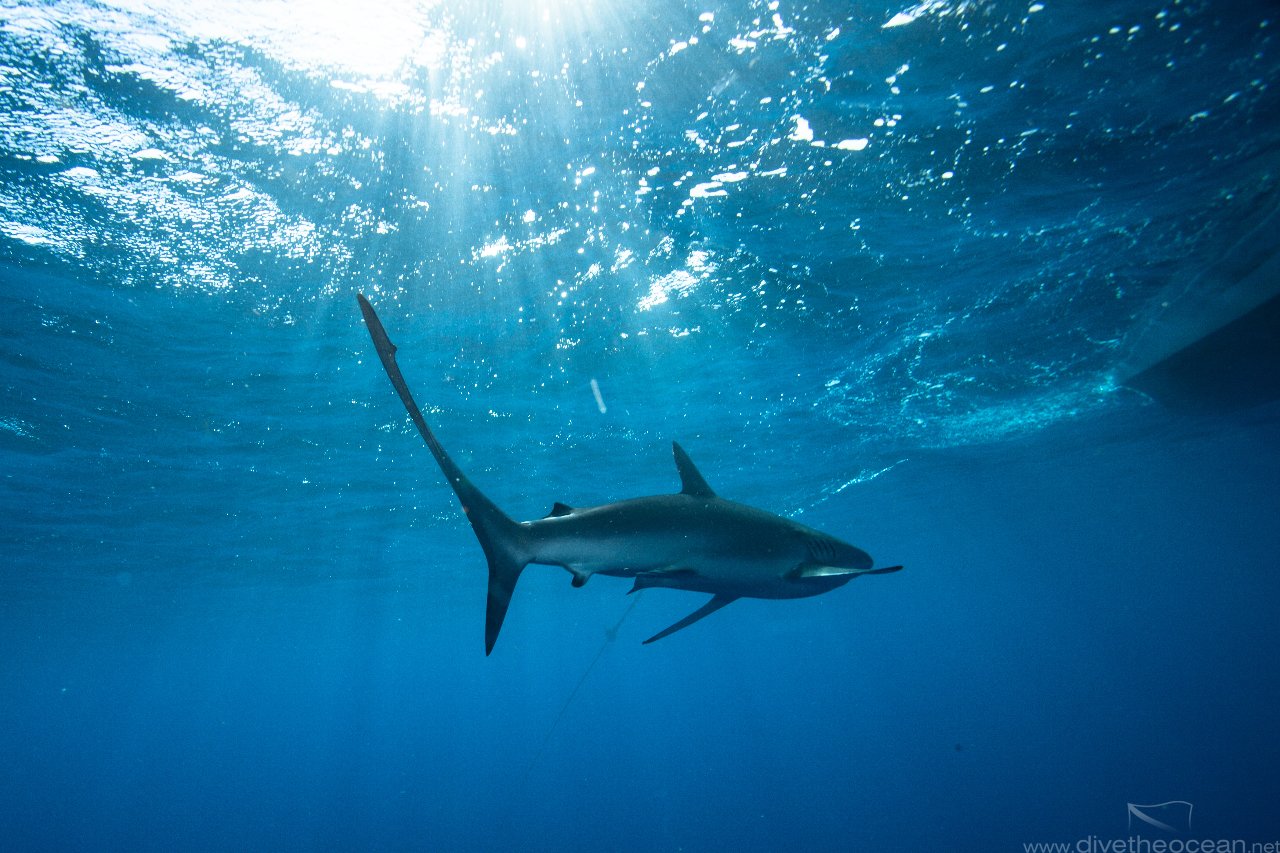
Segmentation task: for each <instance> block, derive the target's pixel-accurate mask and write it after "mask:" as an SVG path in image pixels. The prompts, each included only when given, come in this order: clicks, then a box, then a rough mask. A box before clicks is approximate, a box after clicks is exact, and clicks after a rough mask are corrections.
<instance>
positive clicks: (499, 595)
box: [441, 465, 529, 655]
mask: <svg viewBox="0 0 1280 853" xmlns="http://www.w3.org/2000/svg"><path fill="white" fill-rule="evenodd" d="M441 467H442V468H443V467H444V466H443V465H442V466H441ZM449 481H450V483H451V484H452V485H453V490H454V491H455V492H456V493H457V494H458V500H460V501H462V510H463V512H465V513H466V514H467V520H468V521H470V522H471V528H472V529H473V530H474V531H475V533H476V538H477V539H479V540H480V547H481V548H483V549H484V556H485V558H486V559H488V561H489V600H488V604H487V605H486V606H485V614H484V653H485V654H486V655H487V654H489V653H490V652H492V651H493V644H494V643H496V642H498V632H499V631H501V630H502V620H504V619H506V618H507V607H509V606H510V605H511V594H512V593H513V592H515V589H516V581H518V580H520V573H521V572H523V571H524V567H525V566H527V565H529V552H528V549H527V547H526V546H525V543H524V538H525V537H524V536H523V535H522V533H523V529H522V528H521V526H520V524H519V523H518V522H516V521H512V520H511V518H510V517H508V516H507V514H506V513H504V512H503V511H502V510H500V509H498V507H497V505H496V504H495V503H494V502H493V501H491V500H489V498H487V497H486V496H485V495H484V493H483V492H481V491H480V490H479V489H477V488H476V487H475V486H473V485H472V484H471V481H470V480H468V479H467V478H466V477H465V476H463V475H462V474H461V473H459V475H458V479H457V480H454V478H453V477H450V478H449Z"/></svg>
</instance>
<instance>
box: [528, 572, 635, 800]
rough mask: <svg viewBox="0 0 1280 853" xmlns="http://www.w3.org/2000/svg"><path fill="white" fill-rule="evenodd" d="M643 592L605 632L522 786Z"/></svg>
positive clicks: (632, 600)
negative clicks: (602, 640)
mask: <svg viewBox="0 0 1280 853" xmlns="http://www.w3.org/2000/svg"><path fill="white" fill-rule="evenodd" d="M643 592H644V591H643V590H641V591H640V592H638V593H636V594H635V596H633V597H632V599H631V604H629V605H628V606H627V609H626V610H624V611H622V616H620V617H619V618H618V621H617V622H616V623H614V626H613V627H612V628H609V629H607V630H606V631H605V632H604V642H603V643H601V644H600V648H599V649H597V650H596V655H595V657H593V658H592V659H591V663H589V664H587V668H586V669H584V670H583V671H582V677H581V678H579V679H578V683H577V684H575V685H574V686H573V690H572V691H570V693H569V698H568V699H566V700H564V704H563V705H561V706H560V713H558V714H556V718H555V719H554V720H552V721H551V727H550V728H549V729H547V733H546V735H545V736H544V737H543V738H542V744H541V745H540V746H539V747H538V751H537V752H535V753H534V754H533V759H532V760H531V761H530V762H529V766H528V767H526V768H525V770H524V775H523V776H521V777H520V784H521V785H523V784H524V782H525V780H527V779H528V778H529V774H530V773H532V772H533V768H535V767H537V766H538V762H539V761H541V760H542V754H543V753H544V752H546V751H547V745H548V744H550V743H551V736H552V735H554V734H555V732H556V728H557V727H559V725H560V721H561V720H562V719H564V715H565V712H566V711H568V710H569V706H570V705H572V704H573V699H574V697H575V696H577V695H578V691H579V690H581V689H582V685H583V684H585V683H586V681H587V676H589V675H591V670H593V669H595V668H596V662H597V661H599V660H600V658H601V656H602V655H604V650H605V649H607V648H608V647H609V644H610V643H612V642H613V641H614V639H615V638H617V636H618V629H619V628H621V627H622V623H623V622H625V621H627V616H629V615H630V614H631V611H632V610H634V609H635V606H636V604H637V603H638V602H639V601H640V596H641V595H642V594H643Z"/></svg>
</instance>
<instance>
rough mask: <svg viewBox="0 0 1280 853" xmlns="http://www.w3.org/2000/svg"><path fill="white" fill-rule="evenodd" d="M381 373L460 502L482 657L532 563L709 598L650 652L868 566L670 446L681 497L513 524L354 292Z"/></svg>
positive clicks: (577, 582) (562, 507)
mask: <svg viewBox="0 0 1280 853" xmlns="http://www.w3.org/2000/svg"><path fill="white" fill-rule="evenodd" d="M356 298H357V300H358V302H359V303H360V311H361V314H362V315H363V316H364V321H365V325H366V326H367V327H368V330H369V335H370V337H371V338H372V339H373V344H374V348H375V349H376V350H377V352H378V358H379V359H380V360H381V362H382V367H383V369H385V370H386V373H387V376H388V377H389V378H390V379H391V384H392V386H393V387H394V388H395V390H396V392H397V393H398V394H399V396H400V401H401V402H402V403H403V404H404V407H405V410H406V411H407V412H408V413H409V417H410V419H411V420H412V421H413V423H414V425H415V426H416V427H417V428H418V432H419V433H420V434H421V435H422V438H423V440H424V441H425V442H426V444H427V447H428V448H429V449H430V451H431V455H432V456H433V457H435V460H436V463H437V464H438V465H439V466H440V470H441V471H442V472H443V473H444V476H445V479H446V480H447V481H448V482H449V485H450V486H451V487H452V488H453V491H454V494H455V495H456V496H457V498H458V501H459V502H460V503H461V504H462V511H463V513H464V514H465V515H466V517H467V520H468V521H469V522H470V523H471V527H472V530H473V531H474V532H475V535H476V539H477V540H479V542H480V548H481V550H482V551H483V552H484V556H485V558H486V560H487V561H488V564H489V586H488V601H487V605H486V608H485V625H484V650H485V655H486V656H487V655H489V654H492V652H493V647H494V644H495V643H496V642H497V640H498V633H499V632H500V631H501V630H502V623H503V620H504V619H505V618H506V615H507V610H508V608H509V607H510V604H511V597H512V594H513V593H514V592H515V588H516V583H517V581H519V579H520V574H521V573H522V572H523V571H524V569H525V567H526V566H528V565H530V564H539V565H548V566H559V567H561V568H563V569H566V570H567V571H568V572H569V573H570V574H571V575H572V584H573V586H575V587H580V586H582V585H583V584H585V583H586V582H587V580H588V579H589V578H591V576H592V575H605V576H608V577H621V578H631V579H632V580H633V586H632V588H631V592H636V591H637V590H642V589H650V588H654V587H661V588H666V589H677V590H686V591H690V592H700V593H706V594H710V596H711V598H710V599H709V600H707V601H706V603H704V604H703V605H702V606H701V607H699V608H698V609H697V610H695V611H693V612H692V613H690V614H689V615H688V616H686V617H684V618H683V619H681V620H680V621H678V622H676V623H675V624H673V625H671V626H669V627H667V628H665V629H663V630H661V631H659V632H658V633H656V634H654V635H653V636H652V637H649V639H647V640H645V641H644V642H645V643H652V642H655V641H657V640H661V639H663V638H664V637H668V636H670V635H672V634H674V633H675V632H676V631H679V630H682V629H684V628H687V627H689V626H690V625H692V624H694V623H695V622H697V621H699V620H701V619H703V618H705V617H707V616H710V615H711V614H712V613H715V612H716V611H717V610H720V609H721V608H723V607H725V606H727V605H729V604H732V603H733V602H734V601H737V600H738V599H739V598H764V599H788V598H807V597H809V596H814V595H821V594H822V593H825V592H830V591H831V590H833V589H836V588H838V587H841V586H844V585H845V584H846V583H848V582H849V581H851V580H853V579H854V578H856V577H859V576H861V575H879V574H888V573H890V572H896V571H899V570H900V569H901V568H902V566H888V567H883V568H875V567H874V561H873V560H872V558H871V556H870V555H869V554H867V552H865V551H863V550H862V549H861V548H858V547H856V546H854V545H850V544H849V543H847V542H844V541H843V540H840V539H837V538H836V537H834V536H831V535H829V534H826V533H823V532H821V531H819V530H814V529H813V528H810V527H806V526H805V525H803V524H799V523H797V522H795V521H792V520H790V519H787V518H783V517H782V516H779V515H774V514H773V513H771V512H767V511H765V510H762V509H757V508H755V507H752V506H747V505H746V504H741V503H735V502H734V501H730V500H726V499H725V498H722V497H720V496H719V495H717V494H716V493H715V491H714V490H712V488H711V486H709V485H708V484H707V481H706V479H705V478H704V477H703V476H702V474H701V473H700V472H699V471H698V469H697V468H696V467H695V466H694V464H693V461H692V460H691V459H690V458H689V455H688V454H687V453H685V451H684V449H683V448H682V447H681V446H680V445H679V444H678V443H675V442H673V443H672V452H673V454H674V456H675V464H676V470H677V472H678V473H679V475H680V491H679V492H677V493H675V494H665V495H654V496H650V497H640V498H630V499H627V500H621V501H617V502H615V503H608V504H603V505H601V506H592V507H572V506H569V505H567V504H564V503H559V502H556V503H555V504H554V505H553V506H552V508H551V512H549V513H548V514H547V515H546V517H544V518H539V519H536V520H533V521H515V520H513V519H512V518H511V517H510V516H508V515H507V514H506V513H505V512H503V511H502V510H501V509H500V508H499V507H498V506H497V505H496V504H495V503H494V502H493V501H492V500H490V499H489V498H488V496H486V495H485V494H484V493H483V492H482V491H480V489H479V488H477V487H476V486H475V485H474V484H473V483H472V482H471V480H469V479H468V478H467V476H466V475H465V474H463V472H462V470H461V469H460V468H459V467H458V466H457V464H455V463H454V461H453V459H451V458H450V456H449V454H448V453H447V452H446V451H445V449H444V447H443V446H441V444H440V442H439V441H438V440H437V439H436V436H435V434H434V433H433V432H432V431H431V427H430V426H428V425H427V422H426V420H425V419H424V418H423V416H422V410H421V409H420V408H419V407H418V404H417V403H416V402H415V401H414V399H413V395H412V394H411V393H410V391H409V386H408V384H406V382H405V380H404V377H403V375H401V373H400V368H399V366H398V365H397V363H396V347H395V345H394V344H392V343H391V340H390V338H388V337H387V332H386V329H385V328H383V325H382V322H381V320H379V319H378V315H377V313H376V312H375V311H374V309H373V305H371V304H370V302H369V300H368V299H367V298H366V297H365V295H364V294H363V293H357V294H356Z"/></svg>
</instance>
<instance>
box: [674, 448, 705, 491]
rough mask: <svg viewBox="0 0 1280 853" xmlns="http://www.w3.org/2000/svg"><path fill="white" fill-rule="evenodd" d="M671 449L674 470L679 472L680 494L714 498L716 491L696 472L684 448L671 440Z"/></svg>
mask: <svg viewBox="0 0 1280 853" xmlns="http://www.w3.org/2000/svg"><path fill="white" fill-rule="evenodd" d="M671 449H672V451H674V452H675V455H676V470H677V471H679V472H680V494H682V495H693V496H694V497H696V498H714V497H715V496H716V493H715V492H713V491H712V490H711V487H710V486H708V485H707V481H706V480H704V479H702V475H701V474H699V473H698V469H697V468H696V467H694V464H693V460H692V459H690V458H689V454H688V453H685V452H684V448H683V447H681V446H680V445H679V444H678V443H677V442H674V441H673V442H671Z"/></svg>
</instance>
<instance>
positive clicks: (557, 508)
mask: <svg viewBox="0 0 1280 853" xmlns="http://www.w3.org/2000/svg"><path fill="white" fill-rule="evenodd" d="M572 514H573V507H571V506H569V505H568V504H562V503H560V501H556V502H555V503H554V504H552V505H551V512H549V513H547V514H546V515H545V516H544V518H560V517H561V516H564V515H572Z"/></svg>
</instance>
